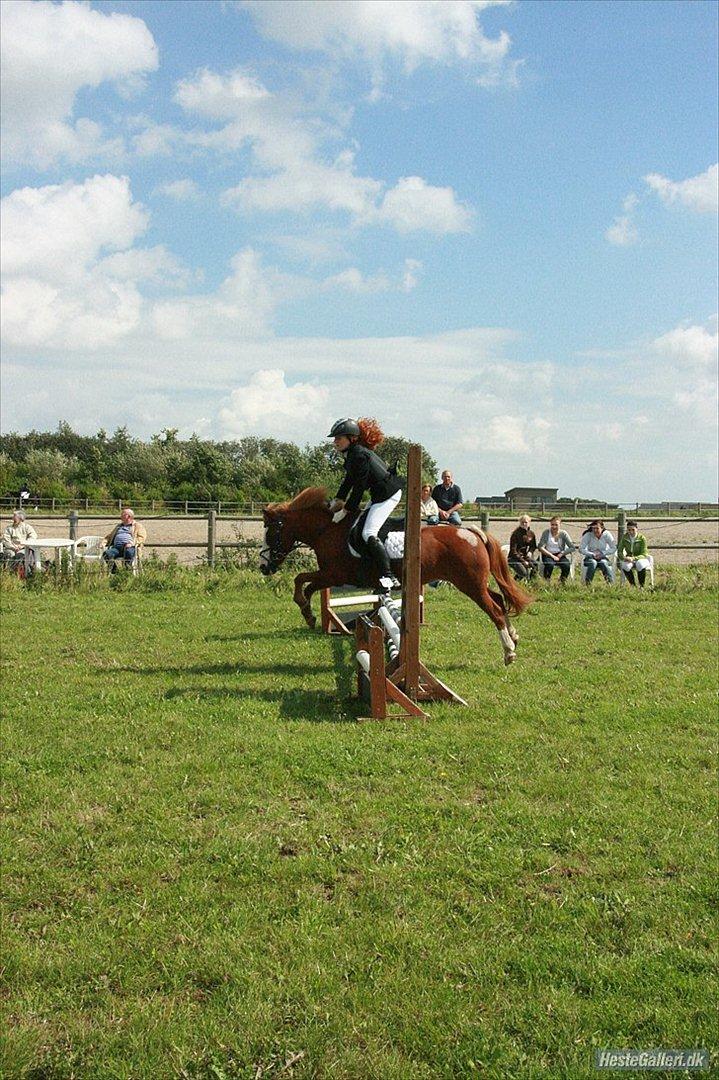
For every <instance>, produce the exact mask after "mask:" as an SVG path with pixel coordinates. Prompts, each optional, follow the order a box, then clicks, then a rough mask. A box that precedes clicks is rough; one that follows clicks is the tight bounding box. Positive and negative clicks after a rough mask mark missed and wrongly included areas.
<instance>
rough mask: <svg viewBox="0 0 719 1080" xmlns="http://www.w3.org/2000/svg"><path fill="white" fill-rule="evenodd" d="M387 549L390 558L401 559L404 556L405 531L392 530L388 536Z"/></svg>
mask: <svg viewBox="0 0 719 1080" xmlns="http://www.w3.org/2000/svg"><path fill="white" fill-rule="evenodd" d="M384 546H385V551H386V552H387V554H388V555H389V557H390V559H401V558H403V557H404V533H403V532H391V533H389V535H388V536H387V538H386V540H385V542H384Z"/></svg>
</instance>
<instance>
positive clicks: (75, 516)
mask: <svg viewBox="0 0 719 1080" xmlns="http://www.w3.org/2000/svg"><path fill="white" fill-rule="evenodd" d="M2 516H3V517H5V518H7V517H8V516H9V515H8V513H7V512H5V513H4V514H2ZM590 516H591V515H590V514H587V515H583V516H581V517H563V518H562V524H563V525H571V524H575V525H577V524H581V525H583V526H586V524H587V520H588V518H589V517H590ZM28 520H33V519H32V517H31V518H29V519H28ZM46 520H49V519H46ZM55 520H56V521H57V520H62V519H55ZM66 520H67V522H68V530H69V531H68V535H69V538H70V539H71V540H76V539H77V538H78V537H79V536H80V535H82V532H84V531H86V530H81V529H80V524H81V522H88V523H89V522H93V521H105V522H106V521H107V520H108V515H107V514H80V513H78V511H77V510H72V511H71V512H70V514H69V515H68V517H67V519H66ZM141 520H142V522H143V524H148V523H150V522H153V521H169V522H173V523H177V522H178V521H192V522H193V523H195V524H197V525H198V526H199V525H200V522H204V530H203V531H204V536H203V538H202V539H200V540H170V541H153V540H151V539H149V540H148V542H147V545H146V546H147V548H148V549H166V548H167V549H170V550H172V549H175V550H177V549H194V550H196V551H198V552H203V554H204V557H205V558H206V559H207V563H208V565H209V566H211V567H214V566H215V563H216V561H217V554H218V552H220V551H223V550H235V551H242V550H245V551H246V550H248V549H251V548H253V547H259V537H258V538H257V539H252V538H248V539H245V540H234V541H228V540H220V539H218V535H217V532H218V530H217V526H218V524H219V523H220V522H230V523H232V524H233V525H236V526H237V525H240V526H242V525H243V524H246V525H251V526H252V527H253V528H254V529H255V530H257V531H258V532H259V527H260V526H259V521H258V519H257V517H250V516H241V515H234V514H218V513H217V511H216V510H214V509H212V510H209V511H208V512H207V513H206V514H204V515H202V516H199V515H197V514H188V515H179V514H149V515H143V516H142V519H141ZM464 520H465V521H466V522H470V521H475V522H478V523H479V524H480V525H481V527H482V528H483V529H485V530H489V529H490V528H491V523H492V518H491V515H490V513H489V511H488V510H483V511H482V512H481V513H480V514H479V516H478V517H472V516H465V518H464ZM494 520H495V522H496V524H497V525H502V526H504V527H506V526H507V525H508V521H507V518H506V517H497V518H495V519H494ZM547 521H548V517H545V519H544V522H543V521H542V519H541V518H537V519H535V520H534V521H533V525H534V526H535V531H536V532H537V533H538V528H537V527H538V526H539V525H541V524H545V523H546V522H547ZM605 521H606V523H607V525H608V526H609V527H614V523H616V534H617V539H618V540H619V539H620V538H621V537H622V536H623V535H624V533H625V531H626V521H627V512H626V511H625V510H620V511H619V512H618V513H617V514H616V516H613V517H612V518H609V517H608V516H607V517H605ZM651 522H657V523H661V525H662V526H669V525H682V524H692V525H696V524H712V523H714V524H716V523H719V517H704V518H701V519H698V518H696V517H676V518H674V517H666V516H662V517H645V516H643V515H642V516H641V518H640V519H639V523H640V526H644V525H645V524H649V523H651ZM3 527H4V526H3ZM650 549H651V551H653V552H654V551H719V543H700V544H697V543H694V544H689V543H682V544H661V543H654V542H652V543H651V544H650Z"/></svg>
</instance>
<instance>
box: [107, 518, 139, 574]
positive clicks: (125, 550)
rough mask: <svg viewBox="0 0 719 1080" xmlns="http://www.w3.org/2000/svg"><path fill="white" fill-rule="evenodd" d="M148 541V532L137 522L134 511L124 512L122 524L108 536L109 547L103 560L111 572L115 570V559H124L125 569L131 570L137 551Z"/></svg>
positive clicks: (121, 519)
mask: <svg viewBox="0 0 719 1080" xmlns="http://www.w3.org/2000/svg"><path fill="white" fill-rule="evenodd" d="M146 539H147V530H146V529H145V526H144V525H141V524H140V522H139V521H135V514H134V512H133V511H132V510H128V509H126V510H123V511H122V513H121V514H120V524H119V525H116V526H115V528H114V529H113V530H112V531H111V532H109V533H108V534H107V536H106V537H105V543H106V544H107V547H106V548H105V550H104V551H103V553H102V557H103V559H105V561H106V562H108V563H109V564H110V570H111V571H114V570H115V559H120V558H121V559H122V560H123V562H124V564H125V567H126V568H127V569H130V568H131V567H132V564H133V562H134V561H135V556H136V554H137V549H138V548H141V547H142V545H143V544H144V543H145V540H146Z"/></svg>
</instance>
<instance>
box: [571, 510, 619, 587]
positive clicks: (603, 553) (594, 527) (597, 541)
mask: <svg viewBox="0 0 719 1080" xmlns="http://www.w3.org/2000/svg"><path fill="white" fill-rule="evenodd" d="M579 550H580V552H581V553H582V555H583V556H584V566H585V570H586V573H585V576H584V581H585V583H586V584H587V585H591V583H592V579H593V578H594V575H595V573H596V571H597V569H599V570H601V572H602V573H603V574H604V577H605V578H606V580H607V581H608V582H609V584H610V585H612V584H614V569H613V567H612V564H611V562H610V559H611V558H612V555H614V554H615V553H616V550H617V545H616V543H615V541H614V537H613V536H612V534H611V533H610V532H609V530H608V529H605V528H604V522H603V521H601V520H600V519H599V518H595V520H594V521H592V522H591V524H590V525H589V527H588V528H587V529H585V530H584V532H583V533H582V541H581V543H580V545H579Z"/></svg>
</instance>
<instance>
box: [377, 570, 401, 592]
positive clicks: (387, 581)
mask: <svg viewBox="0 0 719 1080" xmlns="http://www.w3.org/2000/svg"><path fill="white" fill-rule="evenodd" d="M401 588H402V586H401V584H400V582H399V581H397V578H396V577H395V576H394V574H383V575H382V577H381V578H380V579H379V592H380V594H382V595H385V594H386V593H389V592H392V590H393V589H401Z"/></svg>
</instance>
